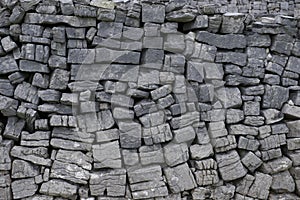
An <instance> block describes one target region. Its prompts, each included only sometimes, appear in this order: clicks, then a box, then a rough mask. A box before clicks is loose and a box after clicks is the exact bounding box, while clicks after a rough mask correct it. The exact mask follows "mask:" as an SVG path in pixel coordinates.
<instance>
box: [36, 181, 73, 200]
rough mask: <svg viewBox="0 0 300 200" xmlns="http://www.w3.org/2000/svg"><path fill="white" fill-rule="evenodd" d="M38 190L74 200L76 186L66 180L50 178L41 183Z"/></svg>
mask: <svg viewBox="0 0 300 200" xmlns="http://www.w3.org/2000/svg"><path fill="white" fill-rule="evenodd" d="M39 192H40V193H41V194H46V195H51V196H57V197H64V198H68V199H72V200H75V199H76V197H77V186H76V185H73V184H70V183H68V182H66V181H62V180H58V179H52V180H50V181H48V182H45V183H43V184H42V186H41V188H40V190H39Z"/></svg>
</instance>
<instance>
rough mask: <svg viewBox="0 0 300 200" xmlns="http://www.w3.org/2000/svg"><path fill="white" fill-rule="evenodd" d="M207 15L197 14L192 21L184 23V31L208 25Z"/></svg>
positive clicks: (203, 27)
mask: <svg viewBox="0 0 300 200" xmlns="http://www.w3.org/2000/svg"><path fill="white" fill-rule="evenodd" d="M208 24H209V23H208V16H207V15H198V16H197V17H196V18H195V20H194V21H192V22H189V23H185V24H184V25H183V30H184V31H190V30H195V29H205V28H207V27H208Z"/></svg>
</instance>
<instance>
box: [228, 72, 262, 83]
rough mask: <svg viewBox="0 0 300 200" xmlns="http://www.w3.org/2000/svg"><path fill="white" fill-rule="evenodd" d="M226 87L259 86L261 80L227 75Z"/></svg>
mask: <svg viewBox="0 0 300 200" xmlns="http://www.w3.org/2000/svg"><path fill="white" fill-rule="evenodd" d="M225 81H226V85H230V86H237V85H245V86H248V85H249V86H251V85H258V84H259V82H260V80H259V79H258V78H248V77H243V76H240V75H238V74H235V75H227V76H226V77H225Z"/></svg>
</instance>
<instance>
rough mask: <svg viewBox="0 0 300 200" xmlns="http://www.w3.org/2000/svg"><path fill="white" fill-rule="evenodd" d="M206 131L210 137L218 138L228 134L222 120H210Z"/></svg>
mask: <svg viewBox="0 0 300 200" xmlns="http://www.w3.org/2000/svg"><path fill="white" fill-rule="evenodd" d="M208 133H209V135H210V138H218V137H222V136H226V135H228V132H227V130H226V128H225V123H224V122H223V121H219V122H210V123H209V124H208Z"/></svg>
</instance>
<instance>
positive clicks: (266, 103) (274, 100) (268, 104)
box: [262, 85, 289, 109]
mask: <svg viewBox="0 0 300 200" xmlns="http://www.w3.org/2000/svg"><path fill="white" fill-rule="evenodd" d="M265 91H266V92H265V94H264V96H263V104H262V107H263V108H276V109H281V107H282V105H283V103H285V102H287V100H288V97H289V91H288V89H286V88H283V87H280V86H269V85H266V86H265Z"/></svg>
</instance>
